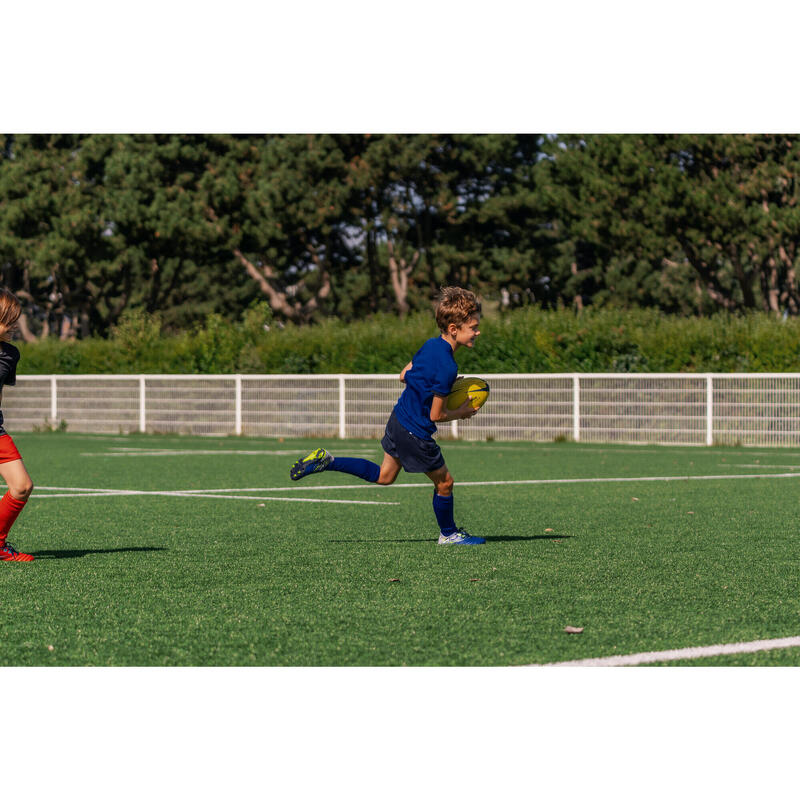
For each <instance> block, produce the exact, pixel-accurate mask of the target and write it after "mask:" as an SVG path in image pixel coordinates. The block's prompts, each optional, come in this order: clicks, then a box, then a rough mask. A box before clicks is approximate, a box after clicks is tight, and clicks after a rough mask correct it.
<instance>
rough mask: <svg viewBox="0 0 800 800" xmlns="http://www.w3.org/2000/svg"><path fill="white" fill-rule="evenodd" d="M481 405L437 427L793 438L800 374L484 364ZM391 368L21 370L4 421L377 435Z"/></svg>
mask: <svg viewBox="0 0 800 800" xmlns="http://www.w3.org/2000/svg"><path fill="white" fill-rule="evenodd" d="M482 377H485V378H486V380H487V381H488V382H489V384H490V386H491V394H490V398H489V401H488V403H487V404H486V406H485V407H484V408H483V409H482V410H481V412H480V414H478V415H477V416H475V417H473V418H472V419H470V420H467V421H465V422H462V423H460V424H459V423H450V424H445V425H440V426H439V431H440V437H441V438H456V437H457V438H459V439H465V440H487V439H493V440H496V441H550V440H553V439H574V440H578V441H586V442H641V443H659V444H697V445H704V444H713V443H720V444H736V443H741V444H753V445H800V373H717V374H700V373H697V374H690V373H659V374H653V373H624V374H609V373H593V374H587V373H563V374H538V375H537V374H490V375H484V376H482ZM402 389H403V386H402V384H401V383H400V382H399V381H398V379H397V375H396V374H390V375H20V376H18V379H17V385H16V386H15V387H7V388H6V390H5V391H4V392H3V402H2V408H3V411H4V414H5V418H6V428H7V430H9V431H10V432H11V433H13V432H14V431H31V430H41V429H46V428H52V427H58V426H60V425H61V426H62V427H66V429H67V430H69V431H74V432H83V433H130V432H135V431H139V432H142V433H180V434H205V435H237V434H242V435H246V436H265V437H281V436H282V437H301V436H302V437H315V436H327V437H336V436H338V437H340V438H376V437H380V436H381V435H382V433H383V427H384V425H385V423H386V419H387V417H388V415H389V413H390V411H391V409H392V406H393V405H394V403H395V402H396V400H397V398H398V396H399V395H400V392H401V391H402Z"/></svg>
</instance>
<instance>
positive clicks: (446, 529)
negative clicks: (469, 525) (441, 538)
mask: <svg viewBox="0 0 800 800" xmlns="http://www.w3.org/2000/svg"><path fill="white" fill-rule="evenodd" d="M433 513H434V514H436V521H437V522H438V523H439V529H440V530H441V532H442V533H443V534H445V535H447V534H450V533H454V532H455V530H456V523H455V522H454V520H453V495H452V494H451V495H450V496H449V497H442V495H440V494H437V493H436V491H435V490H434V492H433Z"/></svg>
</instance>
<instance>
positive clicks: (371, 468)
mask: <svg viewBox="0 0 800 800" xmlns="http://www.w3.org/2000/svg"><path fill="white" fill-rule="evenodd" d="M327 468H328V469H332V470H335V471H336V472H346V473H347V474H348V475H355V476H356V478H361V479H362V480H365V481H369V482H370V483H377V481H378V477H379V475H380V474H381V468H380V467H379V466H378V465H377V464H376V463H375V462H374V461H367V459H366V458H343V457H341V456H340V457H338V458H334V459H333V461H331V463H330V464H328V467H327Z"/></svg>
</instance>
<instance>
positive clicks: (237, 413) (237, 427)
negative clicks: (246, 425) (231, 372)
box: [233, 375, 242, 436]
mask: <svg viewBox="0 0 800 800" xmlns="http://www.w3.org/2000/svg"><path fill="white" fill-rule="evenodd" d="M234 386H235V392H236V400H235V402H234V412H233V413H234V422H233V430H234V433H235V434H236V435H237V436H241V435H242V376H241V375H237V376H236V377H235V378H234Z"/></svg>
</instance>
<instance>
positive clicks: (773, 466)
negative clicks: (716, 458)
mask: <svg viewBox="0 0 800 800" xmlns="http://www.w3.org/2000/svg"><path fill="white" fill-rule="evenodd" d="M720 466H727V465H726V464H721V465H720ZM730 466H732V467H739V468H741V469H744V468H745V467H747V468H755V469H800V464H731V465H730Z"/></svg>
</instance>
